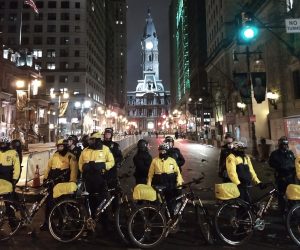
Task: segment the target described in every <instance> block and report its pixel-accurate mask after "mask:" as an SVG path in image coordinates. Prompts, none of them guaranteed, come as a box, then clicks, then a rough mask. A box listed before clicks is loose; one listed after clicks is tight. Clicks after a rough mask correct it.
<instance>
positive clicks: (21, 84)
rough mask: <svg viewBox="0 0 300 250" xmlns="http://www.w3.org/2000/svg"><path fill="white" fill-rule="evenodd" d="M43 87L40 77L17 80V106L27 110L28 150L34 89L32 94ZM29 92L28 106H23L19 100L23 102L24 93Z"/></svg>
mask: <svg viewBox="0 0 300 250" xmlns="http://www.w3.org/2000/svg"><path fill="white" fill-rule="evenodd" d="M26 84H27V89H24V88H26ZM39 87H41V80H40V79H34V80H32V81H31V82H26V81H25V80H18V81H16V92H17V108H18V106H19V108H20V109H21V110H22V109H23V110H25V119H26V124H25V129H26V132H25V136H24V140H25V145H24V150H25V151H28V140H29V138H28V132H29V127H30V125H31V124H30V114H29V110H30V109H31V108H30V99H31V91H32V95H34V96H35V95H37V94H38V88H39ZM25 92H27V95H26V97H25V98H26V107H24V106H23V107H22V104H18V103H19V102H22V100H21V99H22V98H23V97H24V93H25Z"/></svg>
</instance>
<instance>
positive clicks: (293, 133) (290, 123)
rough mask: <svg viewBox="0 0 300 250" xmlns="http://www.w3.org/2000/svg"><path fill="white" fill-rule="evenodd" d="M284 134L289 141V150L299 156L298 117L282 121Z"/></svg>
mask: <svg viewBox="0 0 300 250" xmlns="http://www.w3.org/2000/svg"><path fill="white" fill-rule="evenodd" d="M284 129H285V134H286V136H287V137H288V139H289V146H290V149H291V150H292V151H293V152H294V153H295V154H296V155H300V116H295V117H288V118H285V119H284Z"/></svg>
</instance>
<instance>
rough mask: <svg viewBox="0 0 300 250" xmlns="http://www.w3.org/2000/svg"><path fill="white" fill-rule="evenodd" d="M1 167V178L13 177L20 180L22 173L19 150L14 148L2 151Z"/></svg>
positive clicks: (9, 178) (0, 152)
mask: <svg viewBox="0 0 300 250" xmlns="http://www.w3.org/2000/svg"><path fill="white" fill-rule="evenodd" d="M0 168H2V169H0V179H5V180H7V181H12V180H11V178H12V179H13V180H18V179H19V177H20V173H21V165H20V160H19V155H18V153H17V151H15V150H13V149H9V150H7V151H4V152H2V151H0ZM9 168H11V169H9ZM2 175H3V176H2ZM1 176H2V177H1Z"/></svg>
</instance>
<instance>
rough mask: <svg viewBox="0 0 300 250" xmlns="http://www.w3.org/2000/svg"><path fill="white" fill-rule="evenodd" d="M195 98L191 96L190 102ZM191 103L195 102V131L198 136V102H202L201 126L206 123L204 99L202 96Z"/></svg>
mask: <svg viewBox="0 0 300 250" xmlns="http://www.w3.org/2000/svg"><path fill="white" fill-rule="evenodd" d="M192 101H193V99H192V98H189V102H192ZM191 104H194V106H195V132H196V136H197V138H198V125H197V124H198V123H197V119H198V107H197V105H198V104H201V127H202V126H203V125H204V124H203V115H204V114H203V99H202V98H201V97H200V98H199V99H198V100H197V101H195V102H193V103H191Z"/></svg>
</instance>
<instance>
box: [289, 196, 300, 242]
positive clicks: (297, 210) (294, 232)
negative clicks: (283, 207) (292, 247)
mask: <svg viewBox="0 0 300 250" xmlns="http://www.w3.org/2000/svg"><path fill="white" fill-rule="evenodd" d="M296 202H298V201H296ZM286 228H287V231H288V233H289V235H290V236H291V238H292V240H293V241H294V242H295V243H296V244H297V245H298V246H300V204H299V203H297V204H295V205H293V206H292V208H291V209H289V210H288V213H287V216H286Z"/></svg>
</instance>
